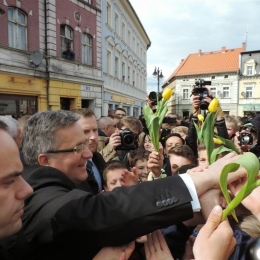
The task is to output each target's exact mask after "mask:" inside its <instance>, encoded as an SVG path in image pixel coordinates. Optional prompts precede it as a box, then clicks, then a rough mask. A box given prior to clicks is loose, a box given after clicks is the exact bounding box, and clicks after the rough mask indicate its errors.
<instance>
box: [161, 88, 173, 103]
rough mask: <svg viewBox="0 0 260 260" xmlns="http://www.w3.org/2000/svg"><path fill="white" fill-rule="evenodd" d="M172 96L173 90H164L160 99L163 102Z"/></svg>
mask: <svg viewBox="0 0 260 260" xmlns="http://www.w3.org/2000/svg"><path fill="white" fill-rule="evenodd" d="M172 94H173V90H172V89H171V88H165V89H164V91H163V93H162V97H163V99H164V100H168V99H170V97H171V96H172Z"/></svg>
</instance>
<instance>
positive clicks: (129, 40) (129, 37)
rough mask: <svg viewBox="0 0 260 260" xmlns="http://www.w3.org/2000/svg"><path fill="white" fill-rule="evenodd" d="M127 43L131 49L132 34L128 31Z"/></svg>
mask: <svg viewBox="0 0 260 260" xmlns="http://www.w3.org/2000/svg"><path fill="white" fill-rule="evenodd" d="M127 43H128V46H129V47H130V46H131V32H130V30H128V35H127Z"/></svg>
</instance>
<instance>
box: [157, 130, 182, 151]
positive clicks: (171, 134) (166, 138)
mask: <svg viewBox="0 0 260 260" xmlns="http://www.w3.org/2000/svg"><path fill="white" fill-rule="evenodd" d="M172 136H177V137H179V138H180V139H181V141H182V144H183V145H184V144H185V140H184V139H183V138H182V137H181V135H180V134H179V133H170V134H168V135H167V136H166V137H165V139H164V140H163V143H162V145H163V148H165V144H166V141H167V140H168V139H169V138H170V137H172Z"/></svg>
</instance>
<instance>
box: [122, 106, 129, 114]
mask: <svg viewBox="0 0 260 260" xmlns="http://www.w3.org/2000/svg"><path fill="white" fill-rule="evenodd" d="M122 107H123V109H124V110H125V111H126V115H127V116H129V115H130V107H127V106H122Z"/></svg>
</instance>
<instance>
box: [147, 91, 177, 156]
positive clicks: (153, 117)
mask: <svg viewBox="0 0 260 260" xmlns="http://www.w3.org/2000/svg"><path fill="white" fill-rule="evenodd" d="M172 95H173V90H172V89H170V88H168V87H167V88H165V89H164V91H163V93H162V99H161V100H160V101H159V100H158V96H157V109H156V113H153V110H152V109H151V108H150V107H149V106H147V105H145V106H144V107H143V115H144V119H145V122H146V126H147V128H148V131H149V135H150V138H151V141H152V143H153V146H154V149H155V151H156V152H158V151H159V132H160V129H161V125H162V121H163V118H164V116H165V114H166V113H167V111H168V106H167V103H168V100H169V99H170V97H171V96H172Z"/></svg>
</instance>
